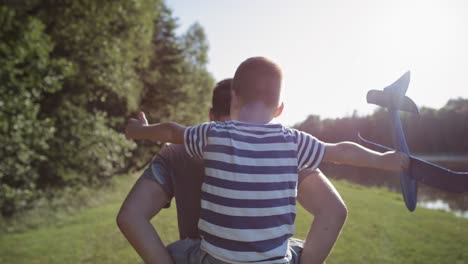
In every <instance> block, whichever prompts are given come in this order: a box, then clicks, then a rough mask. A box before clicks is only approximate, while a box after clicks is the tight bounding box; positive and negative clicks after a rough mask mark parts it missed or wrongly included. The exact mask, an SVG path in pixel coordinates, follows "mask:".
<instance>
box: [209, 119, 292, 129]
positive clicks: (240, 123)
mask: <svg viewBox="0 0 468 264" xmlns="http://www.w3.org/2000/svg"><path fill="white" fill-rule="evenodd" d="M220 123H221V124H226V125H234V126H236V127H246V128H258V129H275V128H276V129H281V128H283V125H281V124H272V123H267V124H260V123H248V122H243V121H239V120H229V121H225V122H220ZM217 124H219V122H218V123H217Z"/></svg>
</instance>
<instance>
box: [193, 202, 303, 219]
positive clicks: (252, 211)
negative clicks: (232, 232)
mask: <svg viewBox="0 0 468 264" xmlns="http://www.w3.org/2000/svg"><path fill="white" fill-rule="evenodd" d="M201 208H205V209H209V210H212V211H215V212H218V213H220V214H225V215H233V216H269V215H278V214H285V213H294V214H295V213H296V206H294V205H285V206H275V207H267V208H239V207H229V206H224V205H219V204H215V203H211V202H208V201H206V200H202V201H201Z"/></svg>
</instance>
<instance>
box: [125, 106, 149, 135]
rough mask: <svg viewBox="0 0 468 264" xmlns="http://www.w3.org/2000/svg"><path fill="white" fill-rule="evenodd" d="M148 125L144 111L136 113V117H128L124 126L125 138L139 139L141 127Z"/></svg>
mask: <svg viewBox="0 0 468 264" xmlns="http://www.w3.org/2000/svg"><path fill="white" fill-rule="evenodd" d="M144 126H148V120H146V116H145V113H144V112H140V113H138V119H135V118H130V119H129V120H128V122H127V126H126V127H125V137H126V138H127V139H139V138H140V137H139V134H140V131H141V128H142V127H144Z"/></svg>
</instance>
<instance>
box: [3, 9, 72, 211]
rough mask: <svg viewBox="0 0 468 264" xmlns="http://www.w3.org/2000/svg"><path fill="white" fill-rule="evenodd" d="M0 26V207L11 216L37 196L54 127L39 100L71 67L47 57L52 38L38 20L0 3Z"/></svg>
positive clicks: (58, 84)
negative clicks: (40, 173) (24, 16)
mask: <svg viewBox="0 0 468 264" xmlns="http://www.w3.org/2000/svg"><path fill="white" fill-rule="evenodd" d="M0 26H1V27H0V39H1V42H0V61H1V62H2V63H1V64H0V109H1V110H0V157H2V158H1V159H0V210H1V213H2V214H3V215H11V214H12V213H13V212H14V211H15V210H17V209H21V208H23V207H25V206H26V205H27V204H28V203H29V202H30V201H31V200H33V199H34V198H35V197H36V196H37V185H38V179H39V176H40V175H39V168H40V167H41V166H42V165H43V164H45V163H47V162H49V161H50V160H49V156H48V153H49V151H50V144H49V141H50V139H51V138H52V137H53V134H54V132H55V128H54V119H53V118H50V117H45V116H41V115H40V111H41V104H40V102H41V100H43V99H44V98H45V97H47V96H49V95H51V94H53V93H57V92H58V91H60V89H61V88H62V83H63V81H64V79H65V78H66V76H68V75H69V74H70V73H71V70H72V68H71V64H70V63H68V62H67V61H65V60H61V59H51V58H50V52H51V51H52V48H53V46H52V42H51V40H50V38H49V37H48V36H47V35H46V34H44V25H43V24H42V23H41V22H40V21H39V20H38V19H35V18H32V17H26V18H25V19H21V20H20V19H18V17H17V15H16V14H15V11H14V10H12V9H10V8H8V7H0Z"/></svg>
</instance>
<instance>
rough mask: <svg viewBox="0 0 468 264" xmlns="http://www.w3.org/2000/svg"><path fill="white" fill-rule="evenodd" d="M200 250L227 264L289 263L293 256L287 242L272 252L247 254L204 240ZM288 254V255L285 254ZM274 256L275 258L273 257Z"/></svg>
mask: <svg viewBox="0 0 468 264" xmlns="http://www.w3.org/2000/svg"><path fill="white" fill-rule="evenodd" d="M200 248H201V249H202V250H204V251H206V252H208V254H210V255H211V256H213V257H215V258H217V259H219V260H222V261H224V262H227V263H233V264H245V263H262V264H273V263H276V264H278V263H289V261H290V260H291V259H290V258H291V256H290V255H289V256H288V254H287V252H288V241H285V243H283V244H282V245H280V246H279V247H276V248H274V249H272V250H270V251H265V252H247V251H243V252H242V251H241V252H239V251H230V250H226V249H223V248H220V247H216V246H214V245H212V244H210V243H208V242H206V240H202V241H201V244H200ZM285 252H286V253H285ZM272 256H274V257H272Z"/></svg>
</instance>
